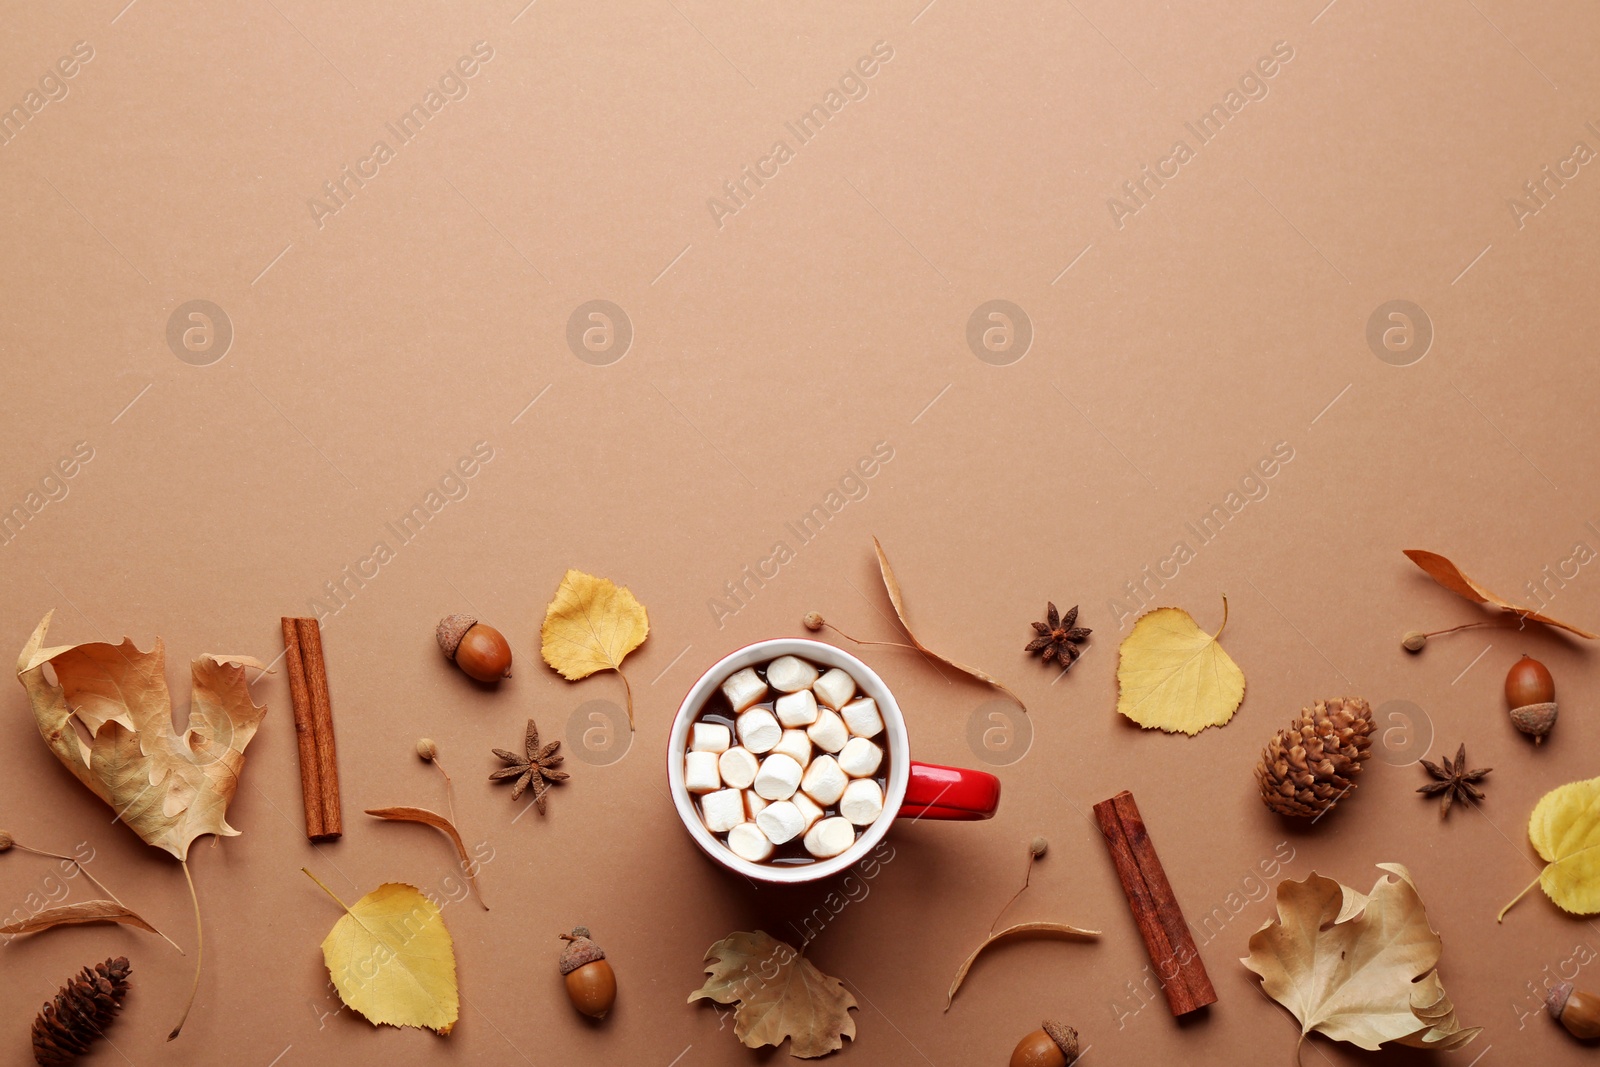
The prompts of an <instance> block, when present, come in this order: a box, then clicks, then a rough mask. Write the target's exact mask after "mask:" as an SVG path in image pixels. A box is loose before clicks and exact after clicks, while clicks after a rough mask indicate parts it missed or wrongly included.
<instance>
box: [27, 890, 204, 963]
mask: <svg viewBox="0 0 1600 1067" xmlns="http://www.w3.org/2000/svg"><path fill="white" fill-rule="evenodd" d="M86 923H121V924H122V925H124V926H137V927H138V928H139V929H141V930H148V931H149V932H150V933H152V934H155V935H156V936H157V937H161V936H164V935H162V933H161V931H160V930H157V929H156V928H155V927H154V926H151V925H150V924H149V923H147V922H145V921H144V919H142V918H141V917H140V916H138V915H137V914H135V913H134V912H132V911H130V910H128V908H127V907H126V906H124V905H122V904H118V903H117V902H116V901H114V900H80V901H78V902H76V903H74V904H61V905H58V906H57V907H54V908H45V909H44V910H43V911H37V912H34V913H33V914H32V915H30V916H28V917H27V918H26V919H19V920H18V921H17V922H14V923H7V924H6V925H4V926H0V934H36V933H38V932H39V931H40V930H49V929H50V928H51V927H55V926H82V925H84V924H86ZM179 951H182V950H181V949H180V950H179Z"/></svg>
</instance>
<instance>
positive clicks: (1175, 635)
mask: <svg viewBox="0 0 1600 1067" xmlns="http://www.w3.org/2000/svg"><path fill="white" fill-rule="evenodd" d="M1227 625H1228V598H1227V597H1223V598H1222V626H1219V627H1217V632H1216V633H1215V634H1208V633H1206V632H1205V631H1204V630H1202V629H1200V627H1199V626H1198V625H1197V624H1196V623H1195V621H1194V619H1193V617H1191V616H1190V614H1189V613H1188V612H1187V611H1184V610H1183V609H1182V608H1156V609H1154V610H1153V611H1147V612H1145V613H1144V614H1143V615H1141V616H1139V619H1138V621H1137V622H1135V623H1134V624H1133V632H1132V633H1130V634H1128V636H1127V637H1126V638H1124V639H1123V642H1122V648H1121V651H1120V658H1119V659H1118V661H1117V710H1118V711H1120V712H1121V713H1122V714H1124V715H1126V716H1127V717H1128V718H1130V719H1132V720H1133V721H1134V722H1136V723H1138V724H1139V725H1140V726H1143V727H1144V728H1145V729H1150V728H1152V727H1156V728H1159V729H1162V730H1166V731H1168V732H1169V733H1184V734H1189V735H1190V736H1191V737H1192V736H1193V735H1195V734H1197V733H1199V732H1200V731H1201V730H1204V729H1205V728H1206V727H1207V726H1221V725H1222V724H1223V723H1226V722H1227V721H1228V720H1229V719H1231V718H1233V713H1234V712H1235V711H1237V710H1238V709H1239V702H1240V701H1242V700H1243V699H1244V672H1243V671H1241V670H1240V669H1239V665H1238V664H1237V663H1235V662H1233V659H1232V658H1231V657H1230V656H1229V655H1228V654H1227V653H1226V652H1224V651H1223V649H1222V645H1221V644H1219V643H1218V641H1217V638H1219V637H1221V636H1222V628H1223V627H1225V626H1227Z"/></svg>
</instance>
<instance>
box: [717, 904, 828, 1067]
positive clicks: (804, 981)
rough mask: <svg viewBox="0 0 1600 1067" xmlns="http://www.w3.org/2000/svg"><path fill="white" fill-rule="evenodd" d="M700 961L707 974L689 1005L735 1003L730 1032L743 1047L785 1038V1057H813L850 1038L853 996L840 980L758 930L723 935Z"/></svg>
mask: <svg viewBox="0 0 1600 1067" xmlns="http://www.w3.org/2000/svg"><path fill="white" fill-rule="evenodd" d="M705 962H706V974H708V975H709V976H710V977H708V978H707V979H706V982H705V985H703V986H701V987H700V988H699V989H697V990H695V991H694V992H693V993H690V994H689V1003H690V1004H693V1003H694V1002H695V1001H697V1000H711V1001H714V1002H716V1003H718V1004H733V1003H737V1004H738V1007H737V1008H736V1009H734V1015H733V1033H734V1036H735V1037H737V1038H738V1039H739V1040H740V1041H742V1042H744V1044H745V1046H746V1047H748V1048H760V1047H762V1046H763V1045H771V1046H773V1047H774V1048H776V1047H777V1046H778V1045H781V1044H783V1041H784V1038H788V1039H789V1055H791V1056H795V1057H798V1058H800V1059H815V1058H816V1057H818V1056H826V1055H827V1054H828V1053H830V1052H833V1051H836V1050H837V1049H840V1048H843V1047H844V1038H847V1037H848V1038H852V1039H854V1037H855V1036H856V1021H855V1019H853V1018H852V1017H851V1015H850V1012H851V1010H852V1009H853V1008H855V1007H856V1006H857V1005H856V998H855V997H853V996H851V995H850V992H849V991H848V990H847V989H845V987H844V985H843V983H841V982H840V981H839V979H837V978H831V977H829V976H828V975H825V974H823V973H822V972H821V971H819V970H817V969H816V968H815V967H814V966H812V965H811V961H810V960H808V959H806V958H805V957H803V956H801V955H800V954H799V953H798V952H796V951H795V950H794V949H793V948H791V947H789V946H788V945H786V944H784V943H783V942H782V941H779V940H777V939H776V938H774V937H772V936H771V935H770V934H767V933H766V932H764V931H762V930H757V931H755V932H754V933H745V932H738V933H732V934H729V935H728V936H727V937H725V938H723V939H722V940H721V941H718V942H717V943H716V944H714V945H712V946H711V947H710V948H709V949H707V950H706V959H705Z"/></svg>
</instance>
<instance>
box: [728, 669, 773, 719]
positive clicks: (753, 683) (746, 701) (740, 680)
mask: <svg viewBox="0 0 1600 1067" xmlns="http://www.w3.org/2000/svg"><path fill="white" fill-rule="evenodd" d="M722 695H723V696H725V697H727V698H728V703H729V704H731V705H733V710H734V713H735V714H737V713H739V712H741V711H743V710H744V709H745V708H748V707H749V706H750V705H751V704H754V703H755V702H756V701H758V700H760V699H761V698H762V697H764V696H766V695H767V683H766V682H763V681H762V680H761V675H759V674H757V673H756V672H755V669H754V668H753V667H746V668H745V669H744V670H742V671H740V672H739V673H738V674H735V675H734V676H733V677H731V678H729V679H728V680H727V681H726V682H723V683H722Z"/></svg>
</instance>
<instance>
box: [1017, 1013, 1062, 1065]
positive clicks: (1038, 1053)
mask: <svg viewBox="0 0 1600 1067" xmlns="http://www.w3.org/2000/svg"><path fill="white" fill-rule="evenodd" d="M1077 1060H1078V1031H1076V1030H1074V1029H1073V1028H1072V1027H1070V1026H1063V1025H1062V1024H1061V1023H1058V1022H1052V1021H1050V1020H1049V1019H1046V1020H1045V1021H1044V1022H1043V1023H1041V1024H1040V1026H1039V1029H1037V1030H1035V1031H1034V1032H1033V1033H1031V1034H1029V1035H1028V1036H1027V1037H1024V1038H1023V1039H1022V1040H1021V1041H1018V1042H1017V1047H1016V1048H1015V1049H1013V1050H1012V1052H1011V1067H1069V1065H1070V1064H1073V1063H1076V1062H1077Z"/></svg>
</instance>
